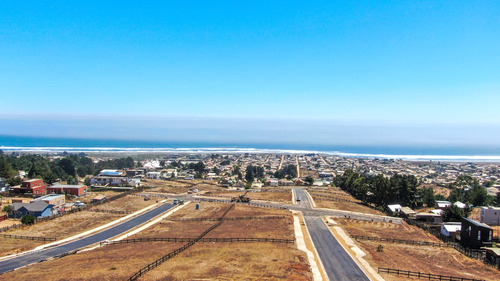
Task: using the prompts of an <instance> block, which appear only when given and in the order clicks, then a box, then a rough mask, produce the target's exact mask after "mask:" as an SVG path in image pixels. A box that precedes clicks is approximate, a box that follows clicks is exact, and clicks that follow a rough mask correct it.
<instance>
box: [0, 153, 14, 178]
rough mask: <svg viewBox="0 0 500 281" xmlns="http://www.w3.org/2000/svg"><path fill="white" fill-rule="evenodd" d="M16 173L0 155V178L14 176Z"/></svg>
mask: <svg viewBox="0 0 500 281" xmlns="http://www.w3.org/2000/svg"><path fill="white" fill-rule="evenodd" d="M16 175H17V173H16V170H14V168H12V164H10V163H9V162H8V161H7V160H6V159H4V157H0V178H6V179H9V178H14V177H15V176H16Z"/></svg>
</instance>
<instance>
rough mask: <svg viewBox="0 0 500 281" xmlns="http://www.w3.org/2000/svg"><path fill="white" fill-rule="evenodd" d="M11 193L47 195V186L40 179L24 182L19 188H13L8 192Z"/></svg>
mask: <svg viewBox="0 0 500 281" xmlns="http://www.w3.org/2000/svg"><path fill="white" fill-rule="evenodd" d="M10 192H11V193H17V194H26V193H31V194H33V195H35V194H36V195H43V194H46V193H47V186H46V185H45V183H44V182H43V180H42V179H31V180H25V181H23V183H22V184H21V185H20V186H14V187H12V188H11V190H10Z"/></svg>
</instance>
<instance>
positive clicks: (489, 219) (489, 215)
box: [481, 207, 500, 225]
mask: <svg viewBox="0 0 500 281" xmlns="http://www.w3.org/2000/svg"><path fill="white" fill-rule="evenodd" d="M481 222H482V223H485V224H488V225H500V208H499V207H481Z"/></svg>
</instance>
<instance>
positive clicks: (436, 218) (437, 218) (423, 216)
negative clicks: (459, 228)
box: [415, 213, 443, 223]
mask: <svg viewBox="0 0 500 281" xmlns="http://www.w3.org/2000/svg"><path fill="white" fill-rule="evenodd" d="M415 219H416V220H417V221H423V222H426V223H442V222H443V219H442V218H441V215H438V214H434V213H417V214H416V215H415Z"/></svg>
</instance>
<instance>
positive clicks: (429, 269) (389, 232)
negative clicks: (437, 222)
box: [335, 219, 500, 280]
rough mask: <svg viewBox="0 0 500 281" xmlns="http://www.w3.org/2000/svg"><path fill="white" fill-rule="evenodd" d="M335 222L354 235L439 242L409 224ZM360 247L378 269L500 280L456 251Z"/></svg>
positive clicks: (362, 242)
mask: <svg viewBox="0 0 500 281" xmlns="http://www.w3.org/2000/svg"><path fill="white" fill-rule="evenodd" d="M335 221H336V222H337V223H338V224H339V225H340V226H341V227H342V228H343V229H344V230H345V231H346V232H350V233H351V234H352V235H365V236H373V237H388V238H399V239H406V240H417V241H428V242H439V239H437V238H436V237H434V236H433V235H431V234H428V233H426V232H425V231H424V230H422V229H420V228H417V227H415V226H411V225H408V224H406V223H404V224H401V225H398V224H390V223H382V222H366V221H357V220H348V219H335ZM357 244H358V245H359V246H360V247H361V249H362V250H363V251H364V252H365V253H366V254H367V256H366V257H365V259H366V260H367V261H368V262H369V263H370V264H371V266H372V267H374V268H377V267H389V268H395V269H402V270H410V271H417V272H424V273H432V274H441V275H449V276H457V277H468V278H476V279H485V280H500V273H499V271H498V270H496V269H492V268H490V267H489V266H487V265H485V264H484V263H483V262H481V261H478V260H475V259H471V258H468V257H466V256H465V255H462V254H461V253H460V252H458V251H457V250H455V249H453V248H448V247H430V246H416V245H406V244H394V243H388V242H379V241H366V240H360V241H359V242H357ZM379 245H382V246H383V250H382V251H381V252H380V251H378V250H377V248H378V246H379ZM382 277H384V278H385V279H386V280H414V279H405V278H403V277H400V276H399V277H398V276H395V275H388V274H382Z"/></svg>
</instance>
